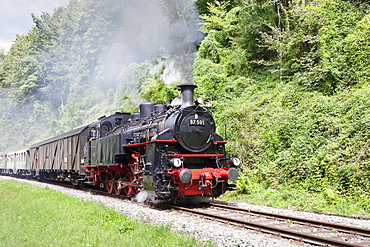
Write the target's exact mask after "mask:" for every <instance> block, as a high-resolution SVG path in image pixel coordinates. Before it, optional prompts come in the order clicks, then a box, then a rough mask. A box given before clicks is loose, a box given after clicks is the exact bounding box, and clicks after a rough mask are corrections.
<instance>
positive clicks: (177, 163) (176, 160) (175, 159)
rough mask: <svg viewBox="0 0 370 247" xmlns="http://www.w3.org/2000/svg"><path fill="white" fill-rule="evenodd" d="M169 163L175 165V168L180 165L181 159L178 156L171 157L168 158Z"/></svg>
mask: <svg viewBox="0 0 370 247" xmlns="http://www.w3.org/2000/svg"><path fill="white" fill-rule="evenodd" d="M170 163H171V165H172V166H174V167H177V168H179V167H181V166H182V160H181V159H179V158H173V159H171V160H170Z"/></svg>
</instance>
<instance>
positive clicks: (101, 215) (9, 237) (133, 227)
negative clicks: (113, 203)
mask: <svg viewBox="0 0 370 247" xmlns="http://www.w3.org/2000/svg"><path fill="white" fill-rule="evenodd" d="M0 233H1V234H0V246H7V247H12V246H22V247H23V246H32V247H34V246H68V247H70V246H143V247H147V246H209V245H211V244H210V243H199V241H197V240H196V239H194V238H190V237H186V236H182V235H179V234H175V233H173V232H171V231H170V229H169V226H151V225H147V224H143V223H139V222H137V221H135V220H132V219H130V218H128V217H126V216H124V215H121V214H118V213H116V212H114V211H113V210H111V209H108V208H106V207H104V206H103V205H98V204H94V203H91V202H85V201H83V200H81V199H75V198H71V197H68V196H66V195H64V194H62V193H60V192H56V191H52V190H50V189H42V188H39V187H35V186H31V185H28V184H24V183H18V182H16V181H12V180H4V179H0Z"/></svg>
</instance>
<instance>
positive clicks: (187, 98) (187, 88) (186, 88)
mask: <svg viewBox="0 0 370 247" xmlns="http://www.w3.org/2000/svg"><path fill="white" fill-rule="evenodd" d="M196 87H197V85H194V84H191V83H183V84H180V85H179V86H178V87H177V88H178V89H179V90H181V99H182V104H181V108H185V107H188V106H192V105H194V89H195V88H196Z"/></svg>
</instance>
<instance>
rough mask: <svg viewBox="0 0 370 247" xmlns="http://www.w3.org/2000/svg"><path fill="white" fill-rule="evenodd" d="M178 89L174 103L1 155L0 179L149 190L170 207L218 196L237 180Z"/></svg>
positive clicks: (185, 87) (205, 115) (202, 117)
mask: <svg viewBox="0 0 370 247" xmlns="http://www.w3.org/2000/svg"><path fill="white" fill-rule="evenodd" d="M196 87H197V86H196V85H194V84H181V85H179V86H178V89H179V90H180V91H181V97H180V98H181V99H178V100H177V103H172V105H169V104H154V103H152V102H147V103H143V104H140V105H139V108H140V111H139V112H138V113H132V114H129V113H115V114H113V115H111V116H108V117H105V116H104V117H101V118H100V119H99V120H98V122H95V123H92V124H90V125H87V126H83V127H81V128H78V129H75V130H72V131H70V132H67V133H64V134H62V135H59V136H56V137H53V138H51V139H48V140H45V141H43V142H39V143H35V144H33V145H30V146H27V147H23V148H20V149H16V150H11V151H7V152H2V153H0V174H3V175H4V174H5V175H15V176H19V177H28V178H36V179H39V180H63V181H69V182H71V183H72V184H73V185H75V186H83V185H85V184H91V185H93V186H97V187H100V188H101V189H104V190H106V191H108V192H109V193H115V194H117V195H120V194H124V195H126V196H127V197H130V198H131V197H134V196H135V195H137V194H138V193H140V192H141V191H147V190H150V191H154V192H155V197H156V199H159V200H163V201H168V202H176V201H177V200H181V199H182V200H184V199H185V200H187V199H190V198H209V197H218V196H219V195H221V194H223V193H224V192H225V191H226V190H227V189H229V188H230V187H231V185H229V183H228V181H229V180H231V181H235V180H236V179H237V178H238V171H237V169H236V167H237V166H238V165H239V164H240V161H239V159H238V158H235V157H233V158H228V157H227V156H226V152H225V144H226V141H224V139H223V138H222V137H221V136H219V135H218V134H216V125H215V121H214V119H213V117H212V115H211V112H210V111H208V110H207V108H206V107H203V106H202V102H201V101H200V100H198V99H196V100H195V101H194V89H195V88H196Z"/></svg>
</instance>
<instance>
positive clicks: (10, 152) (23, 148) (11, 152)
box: [0, 145, 31, 156]
mask: <svg viewBox="0 0 370 247" xmlns="http://www.w3.org/2000/svg"><path fill="white" fill-rule="evenodd" d="M30 146H31V145H28V146H24V147H20V148H14V149H10V150H8V151H4V152H0V156H5V155H11V154H15V153H24V152H25V151H27V150H29V149H30Z"/></svg>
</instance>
